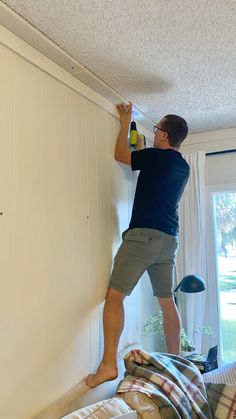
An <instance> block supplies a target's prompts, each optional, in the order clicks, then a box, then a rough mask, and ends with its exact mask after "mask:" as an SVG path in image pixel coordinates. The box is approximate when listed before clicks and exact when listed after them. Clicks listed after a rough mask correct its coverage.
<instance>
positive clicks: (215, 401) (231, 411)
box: [206, 383, 236, 419]
mask: <svg viewBox="0 0 236 419" xmlns="http://www.w3.org/2000/svg"><path fill="white" fill-rule="evenodd" d="M206 389H207V395H208V401H209V403H210V406H211V411H212V413H213V417H214V418H216V419H236V387H235V386H232V385H228V384H216V383H207V384H206Z"/></svg>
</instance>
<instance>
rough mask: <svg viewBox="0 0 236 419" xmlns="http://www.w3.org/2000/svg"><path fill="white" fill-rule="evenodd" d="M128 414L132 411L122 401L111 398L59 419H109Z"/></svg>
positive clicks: (117, 398) (118, 398)
mask: <svg viewBox="0 0 236 419" xmlns="http://www.w3.org/2000/svg"><path fill="white" fill-rule="evenodd" d="M129 412H132V409H131V408H130V407H129V406H128V405H127V404H126V403H125V401H124V400H122V399H121V398H120V397H113V398H112V399H108V400H102V401H101V402H98V403H94V404H90V405H89V406H85V407H83V408H81V409H79V410H76V411H75V412H72V413H70V414H69V415H67V416H64V417H63V418H61V419H82V418H83V419H87V418H89V419H111V418H115V417H117V416H118V417H119V416H120V415H122V414H124V413H129Z"/></svg>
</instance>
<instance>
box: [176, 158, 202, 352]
mask: <svg viewBox="0 0 236 419" xmlns="http://www.w3.org/2000/svg"><path fill="white" fill-rule="evenodd" d="M184 157H185V159H186V160H187V162H188V164H189V166H190V178H189V181H188V184H187V186H186V188H185V191H184V195H183V197H182V200H181V202H180V206H179V223H180V229H179V242H180V245H179V251H178V256H177V263H176V281H177V283H179V282H180V281H181V279H182V278H183V277H184V276H185V275H189V274H197V275H200V276H201V277H202V278H203V279H204V280H206V246H205V153H204V152H202V151H200V152H196V153H192V154H190V155H188V156H184ZM177 301H178V306H179V310H180V313H181V318H182V323H183V327H185V329H186V331H187V334H188V336H190V337H191V336H192V334H193V330H194V329H195V328H196V327H198V326H202V325H204V318H205V306H206V291H203V292H200V293H196V294H186V293H185V294H184V293H182V292H180V291H178V295H177ZM194 343H195V346H196V349H197V350H198V351H199V352H201V351H202V350H203V348H202V336H201V335H197V336H196V337H195V342H194Z"/></svg>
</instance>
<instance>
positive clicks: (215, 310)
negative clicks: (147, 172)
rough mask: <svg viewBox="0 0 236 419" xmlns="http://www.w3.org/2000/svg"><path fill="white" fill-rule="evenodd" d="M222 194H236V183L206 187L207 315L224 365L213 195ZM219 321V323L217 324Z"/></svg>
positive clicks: (220, 361) (220, 360) (220, 359)
mask: <svg viewBox="0 0 236 419" xmlns="http://www.w3.org/2000/svg"><path fill="white" fill-rule="evenodd" d="M220 192H222V193H223V192H232V193H236V183H222V184H218V185H209V186H206V252H207V255H206V271H207V277H208V288H209V291H208V293H207V313H206V316H207V318H208V321H209V325H210V326H211V328H212V330H213V335H214V339H215V340H216V341H217V342H218V350H219V363H220V364H221V363H222V336H221V331H220V304H219V301H220V299H219V297H220V295H219V293H220V290H219V286H218V280H217V272H218V267H217V252H216V240H215V230H214V214H213V205H212V198H213V194H215V193H220ZM216 319H217V322H216Z"/></svg>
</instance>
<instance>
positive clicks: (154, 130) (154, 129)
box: [153, 125, 169, 134]
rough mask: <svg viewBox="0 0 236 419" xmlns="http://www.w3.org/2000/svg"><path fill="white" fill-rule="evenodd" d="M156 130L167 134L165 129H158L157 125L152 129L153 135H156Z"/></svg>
mask: <svg viewBox="0 0 236 419" xmlns="http://www.w3.org/2000/svg"><path fill="white" fill-rule="evenodd" d="M158 129H159V130H160V131H163V132H167V134H169V133H168V131H166V129H163V128H160V127H158V125H154V127H153V132H154V134H156V132H157V130H158Z"/></svg>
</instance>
